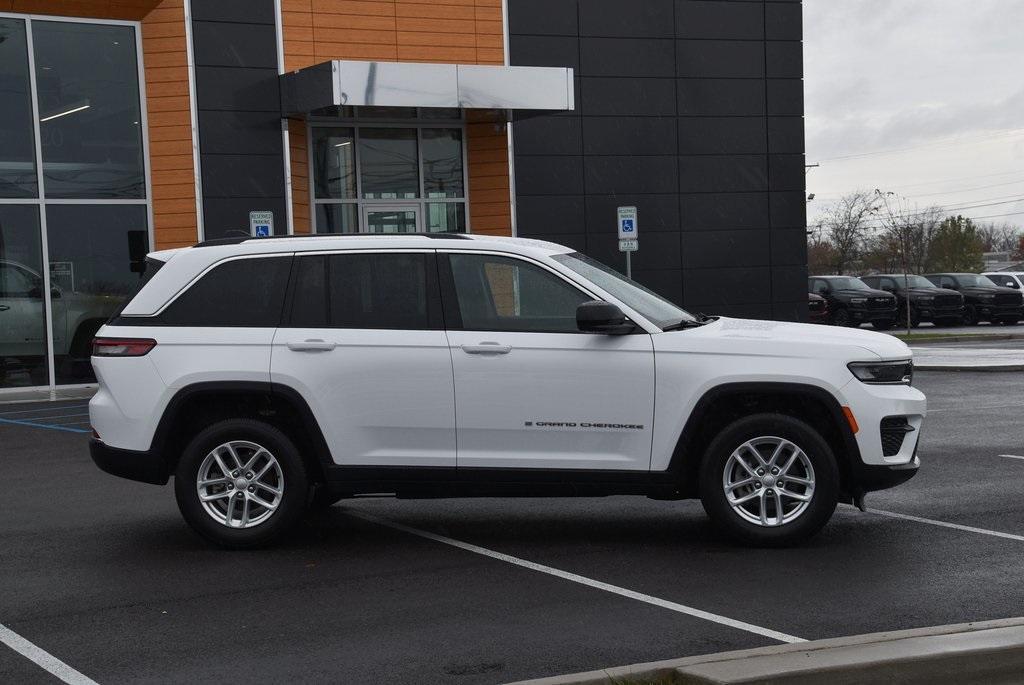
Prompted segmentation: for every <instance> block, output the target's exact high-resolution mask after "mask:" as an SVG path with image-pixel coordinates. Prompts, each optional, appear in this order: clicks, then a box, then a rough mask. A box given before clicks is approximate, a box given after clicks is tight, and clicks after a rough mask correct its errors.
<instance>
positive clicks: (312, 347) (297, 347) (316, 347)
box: [288, 339, 338, 352]
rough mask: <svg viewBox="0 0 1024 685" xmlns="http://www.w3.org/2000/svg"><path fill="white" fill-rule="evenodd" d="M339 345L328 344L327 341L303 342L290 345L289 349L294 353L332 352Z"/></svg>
mask: <svg viewBox="0 0 1024 685" xmlns="http://www.w3.org/2000/svg"><path fill="white" fill-rule="evenodd" d="M337 346H338V344H337V343H332V342H327V341H325V340H319V339H317V340H301V341H297V342H290V343H288V349H289V350H291V351H293V352H330V351H331V350H333V349H334V348H335V347H337Z"/></svg>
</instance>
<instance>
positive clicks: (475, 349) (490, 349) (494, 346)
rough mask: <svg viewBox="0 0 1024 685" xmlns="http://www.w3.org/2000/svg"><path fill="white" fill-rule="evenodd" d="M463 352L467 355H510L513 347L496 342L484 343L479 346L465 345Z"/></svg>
mask: <svg viewBox="0 0 1024 685" xmlns="http://www.w3.org/2000/svg"><path fill="white" fill-rule="evenodd" d="M462 351H463V352H465V353H466V354H508V353H509V352H511V351H512V346H511V345H502V344H501V343H496V342H482V343H480V344H479V345H463V346H462Z"/></svg>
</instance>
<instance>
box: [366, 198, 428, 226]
mask: <svg viewBox="0 0 1024 685" xmlns="http://www.w3.org/2000/svg"><path fill="white" fill-rule="evenodd" d="M363 226H364V229H363V230H364V232H365V233H419V232H421V231H422V230H423V229H422V227H421V226H420V207H419V205H402V204H399V205H364V206H363Z"/></svg>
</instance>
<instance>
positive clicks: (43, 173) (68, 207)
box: [0, 15, 150, 389]
mask: <svg viewBox="0 0 1024 685" xmlns="http://www.w3.org/2000/svg"><path fill="white" fill-rule="evenodd" d="M29 46H31V48H32V49H31V50H29ZM138 51H139V47H138V26H137V24H135V23H132V22H93V21H78V20H76V21H71V20H63V19H51V18H37V17H30V16H23V15H0V389H6V388H14V387H28V386H45V385H51V384H68V383H92V382H95V376H94V375H93V372H92V367H91V365H90V363H89V356H90V343H91V340H92V337H93V335H94V334H95V332H96V330H97V329H98V328H99V327H100V326H101V325H102V324H103V322H104V321H106V320H107V318H108V317H109V316H110V315H111V314H113V313H114V312H115V311H117V310H118V308H119V307H120V305H121V304H122V303H123V301H124V299H125V297H127V296H128V294H129V293H130V292H131V291H132V290H133V289H134V288H135V286H136V285H137V284H138V281H139V278H140V277H141V274H142V271H143V270H144V264H145V255H146V252H147V251H148V250H149V247H150V240H149V230H150V227H149V218H148V217H149V212H150V201H149V199H148V198H147V195H148V193H147V184H146V181H147V179H146V165H145V152H146V150H145V148H146V141H145V113H144V110H143V108H142V104H141V102H140V93H141V92H142V87H141V80H140V67H139V52H138ZM47 323H49V330H47V329H48V326H47ZM48 336H50V337H49V338H48ZM51 345H52V351H53V357H52V358H51V357H49V356H48V355H49V352H48V349H49V348H50V346H51Z"/></svg>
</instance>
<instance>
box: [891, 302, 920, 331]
mask: <svg viewBox="0 0 1024 685" xmlns="http://www.w3.org/2000/svg"><path fill="white" fill-rule="evenodd" d="M896 325H897V326H899V327H900V328H906V327H907V310H906V308H905V307H900V313H899V316H898V317H897V318H896ZM920 325H921V315H920V314H919V313H918V311H917V310H916V309H914V308H913V307H911V309H910V327H911V328H917V327H918V326H920Z"/></svg>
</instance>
